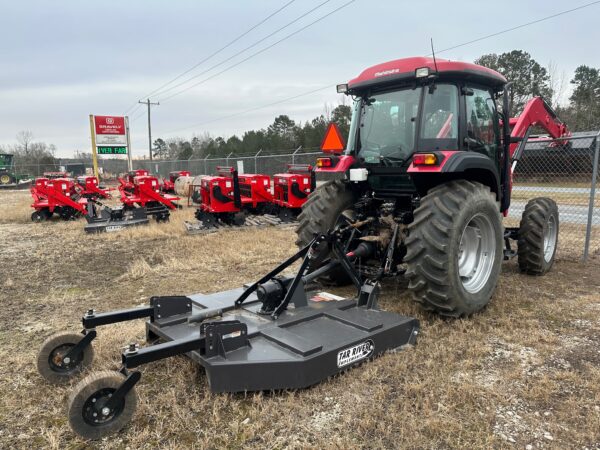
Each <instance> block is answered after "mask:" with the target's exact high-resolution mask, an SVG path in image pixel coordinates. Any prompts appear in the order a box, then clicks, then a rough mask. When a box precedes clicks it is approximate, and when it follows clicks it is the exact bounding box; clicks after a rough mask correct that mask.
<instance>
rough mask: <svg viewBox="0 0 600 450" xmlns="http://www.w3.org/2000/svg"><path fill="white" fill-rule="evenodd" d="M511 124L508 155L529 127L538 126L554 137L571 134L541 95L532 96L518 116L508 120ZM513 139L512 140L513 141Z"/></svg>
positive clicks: (514, 149) (512, 151)
mask: <svg viewBox="0 0 600 450" xmlns="http://www.w3.org/2000/svg"><path fill="white" fill-rule="evenodd" d="M509 124H510V126H511V129H512V131H511V134H510V136H511V143H510V156H511V158H512V157H513V156H514V153H515V151H516V149H517V147H518V145H519V138H524V137H525V136H526V135H527V131H528V130H529V128H530V127H533V126H539V127H542V128H543V129H544V130H546V131H547V132H548V134H549V135H550V136H552V138H554V139H559V138H562V137H568V136H571V132H570V131H569V129H568V128H567V126H566V125H565V124H564V123H563V122H562V121H561V120H560V119H559V118H558V116H557V115H556V113H555V112H554V110H553V109H552V108H551V107H550V105H549V104H548V103H547V102H546V101H545V100H544V99H543V98H542V97H534V98H532V99H531V100H529V102H527V104H526V105H525V109H523V112H522V113H521V115H520V116H519V117H516V118H511V119H510V120H509ZM513 139H514V142H513Z"/></svg>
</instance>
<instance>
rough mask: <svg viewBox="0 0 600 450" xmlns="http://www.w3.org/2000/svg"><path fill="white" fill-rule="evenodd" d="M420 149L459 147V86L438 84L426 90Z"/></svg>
mask: <svg viewBox="0 0 600 450" xmlns="http://www.w3.org/2000/svg"><path fill="white" fill-rule="evenodd" d="M424 95H425V99H424V102H423V115H422V124H421V132H420V146H419V147H420V150H428V149H431V150H433V149H440V148H442V149H451V150H453V149H457V148H458V88H457V87H456V86H455V85H453V84H437V85H436V86H435V88H434V89H433V90H430V89H426V90H425V94H424Z"/></svg>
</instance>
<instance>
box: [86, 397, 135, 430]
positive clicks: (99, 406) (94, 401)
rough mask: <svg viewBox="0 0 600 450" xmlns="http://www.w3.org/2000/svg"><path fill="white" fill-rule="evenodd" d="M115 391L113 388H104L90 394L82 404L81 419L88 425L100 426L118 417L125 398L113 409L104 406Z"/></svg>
mask: <svg viewBox="0 0 600 450" xmlns="http://www.w3.org/2000/svg"><path fill="white" fill-rule="evenodd" d="M115 391H116V389H114V388H104V389H100V390H99V391H96V392H95V393H94V394H93V395H92V396H90V397H89V398H88V399H87V400H86V402H85V403H84V405H83V410H82V413H83V414H82V415H83V420H85V422H86V423H88V424H89V425H93V426H100V425H106V424H108V423H110V422H112V421H113V420H115V419H116V418H117V417H119V416H120V415H121V412H122V411H123V408H124V407H125V399H123V400H122V401H121V402H119V404H118V405H117V406H116V407H115V408H113V409H110V408H107V407H105V406H104V405H105V404H106V402H107V401H108V399H109V398H110V397H111V396H112V395H113V394H114V392H115Z"/></svg>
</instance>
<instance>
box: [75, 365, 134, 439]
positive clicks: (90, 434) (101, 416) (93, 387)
mask: <svg viewBox="0 0 600 450" xmlns="http://www.w3.org/2000/svg"><path fill="white" fill-rule="evenodd" d="M123 381H125V375H123V374H122V373H120V372H115V371H110V370H107V371H103V372H98V373H95V374H92V375H89V376H87V377H86V378H84V379H83V380H81V381H80V382H79V383H78V384H77V385H76V386H75V388H74V389H73V392H72V393H71V395H70V396H69V404H68V416H69V425H70V426H71V429H72V430H73V431H74V432H75V433H76V434H78V435H79V436H81V437H82V438H84V439H92V440H95V439H101V438H103V437H106V436H109V435H111V434H114V433H116V432H118V431H119V430H121V429H122V428H123V427H124V426H125V425H127V424H128V423H129V422H130V421H131V418H132V417H133V414H134V413H135V409H136V407H137V396H136V393H135V388H132V389H131V390H130V391H129V392H128V393H127V395H125V397H124V398H123V399H122V400H121V401H120V402H119V404H118V405H117V406H116V407H114V408H113V409H109V408H108V407H106V406H104V405H105V404H106V402H107V401H108V399H109V398H110V397H111V396H112V394H113V393H114V392H115V391H116V390H117V388H118V387H119V386H120V385H121V384H122V383H123Z"/></svg>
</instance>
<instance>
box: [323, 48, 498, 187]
mask: <svg viewBox="0 0 600 450" xmlns="http://www.w3.org/2000/svg"><path fill="white" fill-rule="evenodd" d="M506 82H507V81H506V79H505V78H504V77H503V76H502V75H500V74H499V73H497V72H495V71H493V70H491V69H487V68H485V67H481V66H477V65H475V64H470V63H463V62H453V61H446V60H441V59H438V60H436V61H434V60H433V59H431V58H406V59H400V60H395V61H391V62H388V63H384V64H380V65H377V66H374V67H371V68H368V69H366V70H365V71H363V72H362V73H361V74H360V75H359V76H358V77H356V78H354V79H353V80H351V81H350V82H349V83H347V84H342V85H338V87H337V89H338V92H340V93H344V94H347V95H351V96H353V98H354V99H355V101H354V107H353V115H352V121H351V127H350V133H349V136H348V143H347V146H346V148H345V150H344V151H343V152H337V155H334V156H331V157H329V162H327V161H326V162H325V163H324V164H325V167H323V163H322V164H320V165H321V166H322V167H321V168H320V169H318V170H319V171H321V172H327V171H339V170H342V171H346V170H348V169H349V168H350V167H352V168H359V169H362V170H360V171H355V173H354V176H355V177H356V178H357V179H358V180H362V179H363V178H364V179H365V180H366V179H367V178H368V179H369V184H370V186H371V188H373V189H375V190H376V191H383V192H387V193H390V194H392V193H394V192H396V193H401V192H404V193H408V192H418V193H420V194H424V193H426V192H427V190H428V189H429V188H430V187H431V183H430V182H428V179H429V178H430V177H428V176H427V175H428V174H431V173H438V174H439V172H443V171H444V167H445V166H446V164H447V163H448V162H449V161H450V160H452V161H453V163H454V164H459V166H461V167H460V169H461V171H462V168H463V166H464V168H465V169H467V168H468V166H470V165H472V164H470V163H469V162H467V160H469V161H471V160H472V159H475V160H477V161H478V162H480V161H482V160H483V158H485V159H486V160H487V163H485V171H482V172H481V174H480V176H482V177H484V176H485V177H488V178H489V177H491V178H493V179H494V185H495V186H496V187H495V189H494V191H495V192H498V185H499V183H500V181H501V176H500V173H501V158H502V155H503V152H502V142H503V140H502V130H501V127H500V125H501V123H502V121H501V118H500V113H499V112H498V108H497V104H496V101H497V99H498V96H499V94H500V93H501V92H503V90H504V86H505V85H506ZM462 152H470V154H469V155H468V156H465V155H461V154H460V153H462ZM479 165H480V164H479V163H478V164H477V166H479ZM448 177H449V176H448ZM449 178H450V177H449ZM437 182H439V177H437V179H436V183H437Z"/></svg>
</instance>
